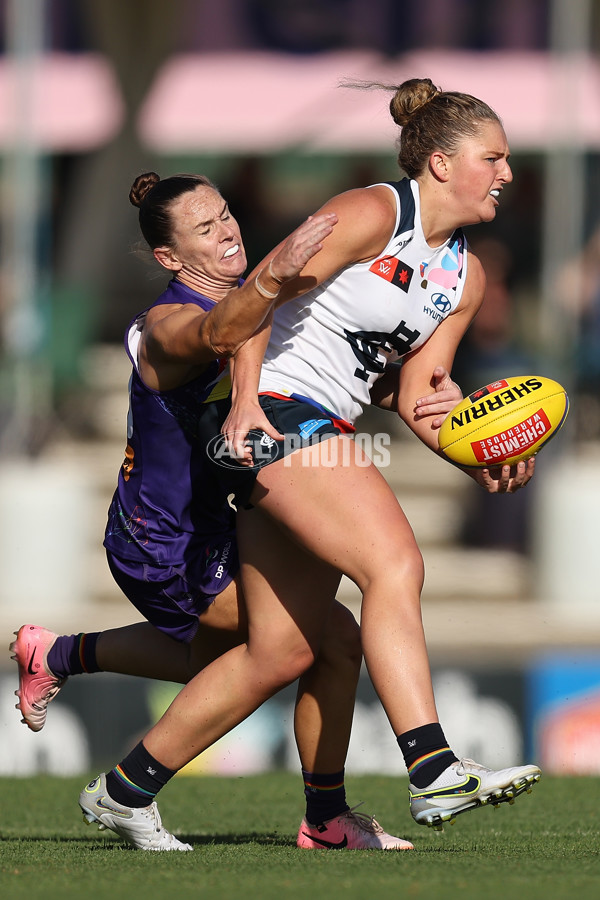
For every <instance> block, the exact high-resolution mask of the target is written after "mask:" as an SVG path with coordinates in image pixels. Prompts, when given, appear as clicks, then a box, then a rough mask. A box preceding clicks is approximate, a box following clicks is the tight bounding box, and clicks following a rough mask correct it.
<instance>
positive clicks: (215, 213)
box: [170, 185, 247, 281]
mask: <svg viewBox="0 0 600 900" xmlns="http://www.w3.org/2000/svg"><path fill="white" fill-rule="evenodd" d="M170 211H171V217H172V221H173V239H174V242H175V250H176V253H177V256H178V258H179V260H180V261H181V262H182V263H183V267H184V269H188V270H195V271H197V272H201V273H203V274H205V275H206V276H208V277H209V278H210V279H214V280H216V281H221V280H223V279H225V280H229V279H232V280H237V279H238V278H239V277H240V276H241V275H242V274H243V273H244V271H245V269H246V264H247V263H246V253H245V250H244V245H243V243H242V237H241V234H240V229H239V226H238V223H237V221H236V220H235V219H234V217H233V216H232V215H231V213H230V211H229V207H228V205H227V203H226V201H225V200H224V199H223V197H222V196H221V195H220V194H219V193H218V191H216V190H214V188H211V187H208V186H206V185H199V186H198V187H197V188H196V189H195V190H194V191H188V192H187V193H185V194H182V196H181V197H179V198H178V199H177V200H176V201H175V202H174V203H173V205H172V206H171V210H170Z"/></svg>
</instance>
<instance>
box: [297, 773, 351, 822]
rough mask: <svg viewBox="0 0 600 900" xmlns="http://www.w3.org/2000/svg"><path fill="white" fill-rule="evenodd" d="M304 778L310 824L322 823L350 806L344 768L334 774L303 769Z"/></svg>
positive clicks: (307, 818)
mask: <svg viewBox="0 0 600 900" xmlns="http://www.w3.org/2000/svg"><path fill="white" fill-rule="evenodd" d="M302 778H303V779H304V796H305V797H306V821H307V822H308V823H309V824H310V825H322V824H323V822H327V821H328V820H329V819H333V818H335V816H339V815H341V814H342V813H343V812H346V810H347V809H348V808H349V807H348V804H347V803H346V788H345V786H344V770H343V769H342V771H341V772H334V773H333V774H332V775H320V774H319V773H317V772H306V771H305V770H304V769H302Z"/></svg>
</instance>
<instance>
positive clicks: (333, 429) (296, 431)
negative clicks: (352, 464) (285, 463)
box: [203, 394, 353, 509]
mask: <svg viewBox="0 0 600 900" xmlns="http://www.w3.org/2000/svg"><path fill="white" fill-rule="evenodd" d="M259 402H260V405H261V407H262V409H263V412H264V413H265V415H266V417H267V419H268V420H269V422H271V424H272V425H273V426H274V428H276V429H277V431H279V433H280V434H283V435H284V439H283V440H282V441H278V440H275V439H274V438H272V437H270V436H269V435H268V434H266V433H265V432H264V431H260V430H259V429H253V430H252V431H249V432H248V434H247V436H246V442H247V443H249V444H250V446H251V447H252V457H253V459H254V465H252V466H242V465H240V463H239V462H238V460H236V459H235V457H232V456H230V455H229V454H228V453H227V450H226V447H225V441H224V437H223V435H222V434H220V429H221V425H222V424H223V422H224V421H225V418H226V416H227V413H228V412H229V408H230V405H229V401H228V400H227V401H217V402H215V403H211V404H209V405H210V406H211V407H212V410H211V414H210V415H209V416H204V415H203V430H204V428H207V431H205V443H206V449H207V453H208V456H209V459H210V460H211V462H212V471H213V473H214V475H215V477H216V478H217V479H218V480H219V482H220V484H221V485H222V487H223V490H224V491H225V492H226V493H227V494H228V495H233V502H234V503H235V505H236V506H237V507H238V508H239V507H243V508H245V509H247V508H248V507H249V505H250V494H251V493H252V490H253V488H254V484H255V482H256V478H257V475H258V473H259V471H260V470H261V469H262V468H263V467H264V466H268V465H270V464H271V463H273V462H276V461H277V460H278V459H283V458H284V457H285V456H288V455H289V454H290V453H293V452H294V450H299V449H301V448H302V447H311V446H313V445H314V444H319V443H320V442H321V441H324V440H327V439H328V438H331V437H338V436H339V435H341V434H348V433H350V432H352V431H353V429H352V426H349V425H348V423H347V422H345V421H344V420H343V419H339V418H337V417H336V416H335V415H333V413H329V412H327V411H326V410H323V409H322V408H321V407H319V406H315V405H313V404H312V403H308V402H306V401H304V400H295V399H293V398H290V399H288V398H287V397H278V396H272V395H270V394H260V395H259ZM211 430H212V434H211V435H210V436H209V434H208V432H210V431H211Z"/></svg>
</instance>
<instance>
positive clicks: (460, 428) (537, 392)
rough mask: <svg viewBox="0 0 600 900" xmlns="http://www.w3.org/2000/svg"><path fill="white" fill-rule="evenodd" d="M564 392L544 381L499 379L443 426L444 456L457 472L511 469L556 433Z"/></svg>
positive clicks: (461, 406) (566, 405) (537, 377)
mask: <svg viewBox="0 0 600 900" xmlns="http://www.w3.org/2000/svg"><path fill="white" fill-rule="evenodd" d="M568 412H569V398H568V396H567V392H566V391H565V389H564V388H563V387H562V385H560V384H559V383H558V382H557V381H553V380H552V379H551V378H545V377H544V376H543V375H520V376H511V377H510V378H502V379H499V380H498V381H494V382H493V383H492V384H488V385H486V386H485V387H482V388H480V389H479V390H478V391H474V393H472V394H469V396H468V397H465V398H464V400H461V402H460V403H459V404H458V405H457V406H455V407H454V409H453V410H452V412H451V413H450V414H449V415H448V416H447V417H446V419H445V420H444V422H443V424H442V427H441V428H440V431H439V435H438V443H439V447H440V450H441V451H442V453H443V454H444V456H446V457H448V459H449V460H451V461H452V462H454V463H457V464H458V465H460V466H478V467H481V468H483V467H486V466H498V465H504V464H505V463H506V464H508V465H513V464H514V463H517V462H519V460H521V459H528V458H529V457H530V456H534V455H535V454H536V453H537V452H538V451H539V450H540V449H541V448H542V447H543V446H544V444H546V443H547V442H548V441H549V440H550V438H551V437H553V436H554V435H555V434H556V432H557V431H558V430H559V429H560V428H561V426H562V424H563V422H564V421H565V419H566V417H567V413H568Z"/></svg>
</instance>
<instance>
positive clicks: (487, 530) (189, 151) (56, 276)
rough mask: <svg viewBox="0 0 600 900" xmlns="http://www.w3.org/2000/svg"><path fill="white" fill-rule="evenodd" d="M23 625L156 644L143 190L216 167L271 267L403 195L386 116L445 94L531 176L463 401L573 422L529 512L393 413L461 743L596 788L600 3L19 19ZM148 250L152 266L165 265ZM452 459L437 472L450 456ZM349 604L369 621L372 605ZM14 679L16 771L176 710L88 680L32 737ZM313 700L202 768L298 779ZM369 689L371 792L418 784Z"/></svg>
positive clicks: (9, 243)
mask: <svg viewBox="0 0 600 900" xmlns="http://www.w3.org/2000/svg"><path fill="white" fill-rule="evenodd" d="M0 50H1V52H0V152H1V159H0V190H1V193H0V629H1V634H2V635H3V638H2V639H3V640H5V643H6V644H8V642H9V640H10V636H11V632H12V631H13V630H14V629H16V628H17V627H18V626H19V625H20V624H22V622H24V621H38V622H39V623H40V624H44V625H46V626H47V627H50V628H52V629H54V630H57V631H61V632H62V631H66V632H69V633H71V632H78V631H82V630H88V631H89V630H95V629H100V628H105V627H111V626H115V625H119V624H125V623H128V622H131V621H135V619H136V616H135V615H134V614H133V610H132V608H131V607H130V606H129V604H128V603H127V602H126V601H125V600H124V598H123V597H122V596H121V595H120V594H119V592H118V590H117V589H116V587H115V586H113V584H112V581H111V579H110V576H109V574H108V571H107V569H106V565H105V561H104V556H103V551H102V546H101V543H102V536H103V531H104V524H105V515H106V510H107V507H108V502H109V498H110V495H111V493H112V490H113V488H114V484H115V481H116V475H117V471H118V467H119V465H120V463H121V460H122V453H123V449H124V439H125V415H126V408H127V379H128V369H127V365H126V360H125V357H124V353H123V352H122V349H121V337H122V333H123V330H124V327H125V325H126V324H127V322H128V321H129V319H130V318H131V317H132V316H133V315H134V314H135V313H136V312H137V311H139V310H141V309H143V308H144V307H145V306H146V305H148V304H149V303H151V302H152V300H153V299H154V297H155V296H156V295H157V294H158V293H159V291H160V290H161V289H162V285H163V284H164V279H163V278H162V276H161V275H160V273H158V272H156V271H155V270H154V269H153V267H152V266H151V265H146V260H144V258H143V257H144V254H143V252H142V253H141V254H140V253H139V252H137V245H138V241H139V236H138V228H137V216H136V213H135V211H134V210H133V208H132V207H131V206H130V205H129V202H128V199H127V195H128V191H129V187H130V185H131V183H132V181H133V179H134V178H135V177H136V175H138V174H139V173H140V172H142V171H147V170H149V169H156V170H157V171H158V172H159V173H160V174H161V175H163V176H165V175H168V174H172V173H174V172H181V171H193V172H203V173H205V174H207V175H208V176H209V177H210V178H212V179H213V180H214V181H215V182H216V183H217V184H218V185H219V187H220V189H221V190H222V192H223V194H224V196H225V197H226V198H227V199H228V201H229V204H230V207H231V209H232V212H233V213H234V215H235V216H236V218H237V219H238V221H239V222H240V225H241V228H242V234H243V236H244V240H245V243H246V247H247V251H248V256H249V262H250V265H251V266H252V265H253V264H254V263H256V262H257V261H258V260H259V259H260V258H261V256H262V254H263V253H264V252H266V251H267V250H269V249H270V248H271V247H272V246H273V245H274V244H275V243H276V242H277V241H278V240H280V239H281V238H282V237H283V236H285V235H286V234H287V233H288V232H289V231H290V230H291V229H292V228H294V227H295V226H296V225H297V224H298V223H299V222H300V221H301V220H302V219H303V218H304V217H305V216H306V215H308V214H309V213H311V212H313V211H314V210H315V209H316V208H318V206H319V205H320V204H321V203H322V202H323V201H324V200H325V199H326V198H328V197H329V196H331V195H332V194H334V193H336V192H338V191H341V190H345V189H347V188H351V187H355V186H359V185H363V184H369V183H372V182H374V181H378V180H389V179H390V178H394V177H396V175H397V167H396V162H395V156H396V154H395V148H394V140H395V134H394V130H393V127H392V122H391V119H390V117H389V114H388V112H387V99H386V95H385V94H382V93H380V92H376V91H369V92H357V91H353V90H350V89H348V88H344V87H341V86H340V81H342V80H343V79H353V80H369V81H383V82H387V83H396V84H398V83H400V82H401V81H403V80H404V79H406V78H410V77H415V76H419V77H420V76H428V77H431V78H432V79H433V80H434V81H435V82H436V83H437V84H439V85H441V86H442V87H443V88H444V89H450V90H452V89H456V90H461V91H467V92H470V93H474V94H476V95H477V96H479V97H481V98H482V99H484V100H485V101H487V102H488V103H490V105H492V106H493V107H494V108H495V109H496V110H497V111H498V113H499V114H500V116H501V117H502V119H503V121H504V124H505V127H506V131H507V134H508V139H509V143H510V146H511V151H512V156H511V165H512V167H513V171H514V176H515V178H514V182H513V184H512V185H511V186H510V188H509V189H508V190H507V191H506V192H505V193H504V194H503V197H502V204H501V207H500V210H499V212H498V215H497V218H496V220H495V221H494V222H493V223H491V224H488V225H485V226H483V227H482V228H479V227H473V228H471V229H469V231H468V235H469V239H470V241H471V243H472V245H473V247H474V249H475V250H476V252H478V254H479V255H480V257H481V259H482V261H483V263H484V266H485V268H486V272H487V276H488V293H487V296H486V300H485V303H484V306H483V308H482V311H481V313H480V315H479V316H478V318H477V320H476V322H475V324H474V325H473V327H472V328H471V330H470V331H469V334H468V336H467V338H466V339H465V341H464V343H463V346H462V347H461V350H460V353H459V355H458V358H457V361H456V370H455V375H456V377H457V378H458V380H459V382H460V383H461V385H462V387H463V389H464V391H465V392H467V391H471V390H473V389H475V388H477V387H478V386H479V385H481V384H484V383H487V382H489V381H491V380H494V379H496V378H498V377H501V376H505V375H508V374H523V373H525V372H533V371H535V372H539V373H541V374H544V375H548V376H550V377H553V378H557V379H558V380H559V381H562V382H563V383H564V384H565V386H566V387H567V388H568V390H569V393H570V395H571V400H572V409H571V414H570V416H569V419H568V420H567V424H566V426H565V428H564V429H563V431H562V432H561V435H560V437H558V438H557V439H556V441H555V442H554V443H553V445H551V446H550V447H549V448H548V449H547V450H545V451H544V453H543V454H542V455H541V457H540V459H539V462H538V472H537V474H536V477H535V480H534V482H533V483H532V485H531V486H530V487H529V488H528V489H527V491H526V492H523V493H522V494H518V495H516V496H515V497H509V498H505V497H496V498H491V497H487V496H485V495H483V493H482V492H480V491H478V490H477V489H475V488H474V487H473V486H472V484H471V483H470V481H469V479H467V478H465V477H464V476H462V475H461V473H460V472H457V471H456V470H455V469H452V468H451V467H450V466H447V465H445V464H444V463H442V462H441V461H440V460H439V459H437V458H435V457H433V455H431V454H429V455H428V454H427V453H426V451H425V450H424V449H423V448H422V447H420V446H419V445H417V444H416V443H415V441H414V440H413V439H412V436H411V435H409V434H406V433H405V431H403V429H402V428H401V427H400V424H399V423H396V424H394V425H393V426H390V423H389V421H388V420H387V418H386V417H385V416H383V417H382V416H380V415H377V414H376V412H375V411H370V412H369V413H368V414H366V415H365V417H364V422H362V423H360V427H362V430H364V431H369V430H371V431H375V432H387V433H390V434H391V437H392V452H391V463H390V465H389V466H387V467H386V471H385V475H386V477H387V478H388V480H389V481H390V483H391V484H392V486H393V487H394V490H395V491H396V492H397V494H398V496H399V498H400V501H401V503H402V505H403V507H404V508H405V509H406V511H407V514H408V516H409V518H410V520H411V522H412V523H413V525H414V528H415V531H416V533H417V537H418V539H419V541H420V543H421V546H422V548H423V552H424V555H425V562H426V569H427V575H426V585H425V591H424V603H423V606H424V617H425V622H426V628H427V633H428V637H429V641H430V648H431V656H432V662H433V665H434V670H435V678H436V690H437V695H438V701H439V705H440V711H441V713H442V719H443V721H444V722H446V723H447V727H446V731H447V733H448V735H449V736H450V737H451V738H452V740H453V743H454V744H455V745H456V746H457V747H459V749H460V750H461V752H463V753H464V754H468V755H474V756H476V757H477V758H478V759H481V760H482V761H483V762H488V763H489V764H492V765H494V764H498V765H499V764H502V763H503V762H509V761H512V762H515V761H516V759H517V758H524V757H525V756H526V755H530V756H531V755H533V756H535V758H536V760H538V761H540V762H541V763H542V764H543V765H545V766H546V768H547V770H550V771H572V772H600V761H599V757H598V754H597V752H595V750H594V748H597V746H598V739H599V737H600V735H599V732H600V649H599V647H600V615H599V612H600V602H599V601H600V587H599V585H600V553H599V552H598V548H597V544H598V538H599V536H600V531H599V528H598V519H597V511H598V509H599V508H600V487H599V486H598V478H597V477H596V476H597V471H598V462H599V460H600V215H599V213H598V209H599V208H600V58H599V50H600V3H599V2H598V0H527V2H523V0H504V3H502V4H498V3H497V2H491V0H418V2H417V0H369V2H366V0H219V3H213V2H211V0H170V2H169V3H168V4H165V3H164V2H159V0H143V2H142V0H127V2H125V3H123V2H120V0H0ZM140 256H141V258H140ZM429 457H431V458H429ZM341 597H342V599H344V600H345V602H347V603H348V605H349V606H350V607H351V608H353V610H354V611H355V613H356V615H357V617H358V616H359V608H358V598H357V594H356V591H355V589H354V587H353V586H352V585H351V584H349V583H348V584H346V583H344V586H343V591H342V594H341ZM13 665H14V664H12V663H11V662H10V660H9V656H8V652H6V654H5V656H4V657H1V658H0V729H1V732H2V741H1V747H2V749H1V750H0V773H3V772H5V773H9V772H23V773H26V772H30V771H38V770H48V771H65V772H66V771H67V770H68V771H69V772H73V771H79V770H87V767H88V766H89V765H92V764H94V765H95V764H98V765H101V764H103V762H104V761H105V760H106V759H107V758H109V757H111V755H114V754H117V755H118V754H120V753H121V751H122V750H123V747H124V745H126V744H128V743H131V742H132V741H133V740H134V739H135V738H136V736H137V735H138V734H139V733H140V731H141V730H142V729H143V728H144V727H145V726H146V725H147V723H148V722H149V721H150V720H152V719H153V718H154V717H155V716H156V715H157V714H158V713H159V712H160V710H161V709H162V708H164V705H165V703H167V702H168V699H169V697H170V696H172V692H173V690H174V689H173V688H172V687H171V686H164V685H156V684H147V683H145V682H143V681H141V680H137V679H125V678H118V677H117V676H109V675H98V676H94V677H93V678H90V679H89V680H87V679H86V678H82V679H72V682H71V683H70V684H69V685H68V686H67V688H65V690H64V691H63V693H62V694H61V698H60V699H59V701H57V704H56V709H54V708H53V709H52V710H51V714H50V717H49V723H48V726H47V728H46V729H45V730H44V732H43V733H42V734H40V735H37V736H33V735H31V734H29V733H28V732H26V730H25V729H24V728H23V726H21V725H20V724H19V722H18V716H17V714H16V713H15V712H14V711H13V710H12V705H13V697H12V691H13V690H14V687H15V686H16V685H15V678H14V669H13V668H11V666H13ZM292 705H293V691H291V690H290V691H287V692H284V693H283V694H282V695H280V697H278V698H276V699H275V700H274V701H272V702H271V703H270V704H267V705H266V706H265V707H264V708H263V710H262V711H259V713H257V714H256V716H254V717H252V718H251V719H250V720H249V722H248V723H246V724H245V726H243V728H241V729H239V730H237V731H236V732H235V733H234V734H233V735H232V736H230V737H229V738H227V739H226V740H225V741H224V742H223V743H222V744H221V745H219V747H217V748H215V749H214V750H213V751H211V752H210V753H209V754H207V755H205V757H204V758H203V760H202V762H201V763H200V764H199V765H198V766H196V767H195V768H194V767H192V770H193V771H227V772H231V771H234V770H235V771H237V772H240V773H241V772H244V771H259V770H261V769H264V768H269V767H272V766H278V765H288V764H289V765H292V766H295V765H296V761H295V755H294V751H293V748H291V731H290V727H289V725H290V723H289V720H290V716H291V708H292ZM397 757H398V754H397V748H395V746H394V742H393V738H392V736H391V735H390V734H389V729H388V727H387V724H386V722H385V721H384V717H383V713H382V712H381V710H380V708H379V706H378V704H377V703H376V701H375V698H374V697H373V694H372V691H371V689H370V686H369V684H368V682H367V680H366V678H365V679H363V680H362V681H361V689H360V692H359V703H358V705H357V713H356V718H355V728H354V733H353V739H352V746H351V752H350V758H349V762H348V767H349V770H353V771H398V765H399V763H398V759H397Z"/></svg>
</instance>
